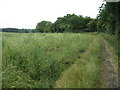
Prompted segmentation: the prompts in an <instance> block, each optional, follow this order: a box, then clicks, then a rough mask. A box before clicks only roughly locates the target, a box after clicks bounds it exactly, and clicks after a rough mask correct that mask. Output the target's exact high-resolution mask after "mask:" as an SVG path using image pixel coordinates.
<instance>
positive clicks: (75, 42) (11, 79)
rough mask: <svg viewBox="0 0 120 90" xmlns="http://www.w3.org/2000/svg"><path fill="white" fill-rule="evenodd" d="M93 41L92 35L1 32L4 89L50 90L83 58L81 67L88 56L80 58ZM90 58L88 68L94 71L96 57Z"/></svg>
mask: <svg viewBox="0 0 120 90" xmlns="http://www.w3.org/2000/svg"><path fill="white" fill-rule="evenodd" d="M93 38H95V36H93V35H91V34H72V33H64V34H63V33H54V34H50V33H49V34H45V33H42V34H40V33H27V34H25V33H23V34H19V33H3V39H2V49H3V50H2V51H3V52H2V53H3V55H2V62H3V64H2V67H3V87H7V88H11V87H15V88H28V87H30V88H31V87H33V88H50V87H53V86H54V85H55V81H57V80H58V79H59V78H60V76H61V75H62V72H64V71H65V70H67V69H68V68H69V67H71V66H72V67H73V64H74V63H76V62H77V61H79V59H80V58H82V59H85V61H83V65H84V63H86V62H87V60H86V58H87V56H86V58H83V55H84V53H85V52H86V51H87V50H88V49H89V45H90V43H91V42H92V40H93ZM95 42H97V41H95ZM93 45H94V44H93ZM97 45H98V44H96V43H95V45H94V47H96V48H98V47H99V45H98V46H97ZM90 47H92V46H91V45H90ZM89 54H90V53H89ZM90 55H91V54H90ZM96 55H97V54H96ZM98 55H99V53H98ZM89 57H90V58H91V59H90V60H91V61H92V62H90V61H89V62H90V63H91V64H90V67H91V68H92V69H93V70H94V67H95V68H96V65H95V63H98V62H97V61H96V59H97V57H96V56H95V57H93V56H89ZM92 59H95V60H92ZM94 61H95V63H94ZM92 63H93V64H92ZM83 65H82V66H83ZM91 65H93V66H91ZM87 67H89V64H87V66H85V70H87ZM81 68H82V67H81ZM83 69H84V68H83ZM88 69H89V68H88ZM95 70H97V69H95ZM92 72H94V71H92ZM72 73H73V72H72ZM79 73H81V72H79ZM88 73H91V72H87V74H88ZM90 78H92V77H91V76H90ZM86 80H87V79H86ZM89 83H90V82H89Z"/></svg>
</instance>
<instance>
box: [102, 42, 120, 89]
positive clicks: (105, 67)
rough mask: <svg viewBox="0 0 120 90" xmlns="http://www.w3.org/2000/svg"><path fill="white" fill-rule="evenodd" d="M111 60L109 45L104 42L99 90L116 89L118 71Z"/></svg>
mask: <svg viewBox="0 0 120 90" xmlns="http://www.w3.org/2000/svg"><path fill="white" fill-rule="evenodd" d="M113 59H114V58H113V57H112V52H111V51H110V49H109V45H108V43H107V42H106V41H105V40H104V50H103V61H102V65H101V68H102V69H101V88H118V71H117V68H116V67H115V64H114V62H113Z"/></svg>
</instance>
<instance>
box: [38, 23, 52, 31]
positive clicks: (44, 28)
mask: <svg viewBox="0 0 120 90" xmlns="http://www.w3.org/2000/svg"><path fill="white" fill-rule="evenodd" d="M51 30H52V22H50V21H41V22H39V23H38V24H37V26H36V31H39V32H42V33H43V32H51Z"/></svg>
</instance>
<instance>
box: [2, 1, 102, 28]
mask: <svg viewBox="0 0 120 90" xmlns="http://www.w3.org/2000/svg"><path fill="white" fill-rule="evenodd" d="M102 1H103V0H0V28H7V27H9V28H31V29H34V28H35V26H36V24H37V23H38V22H40V21H42V20H46V21H52V22H55V21H56V20H57V18H58V17H63V16H64V15H66V14H73V13H74V14H76V15H82V16H84V17H85V16H90V17H92V18H96V16H97V14H98V8H99V7H100V6H101V4H102Z"/></svg>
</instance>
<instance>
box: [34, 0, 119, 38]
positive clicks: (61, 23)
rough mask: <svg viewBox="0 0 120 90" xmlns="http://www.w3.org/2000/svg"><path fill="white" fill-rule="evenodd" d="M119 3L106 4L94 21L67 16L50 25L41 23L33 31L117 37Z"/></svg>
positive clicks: (46, 22)
mask: <svg viewBox="0 0 120 90" xmlns="http://www.w3.org/2000/svg"><path fill="white" fill-rule="evenodd" d="M119 9H120V3H119V2H106V4H104V2H103V4H102V5H101V7H100V8H99V14H98V15H97V17H96V18H95V19H93V18H90V17H83V16H82V15H80V16H77V15H75V14H67V15H66V16H64V17H58V18H57V20H56V21H55V22H54V23H52V22H50V21H41V22H39V23H38V24H37V25H36V28H35V31H38V32H58V33H59V32H60V33H63V32H75V33H80V32H105V33H109V34H112V35H116V36H119V35H118V34H120V10H119Z"/></svg>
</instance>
